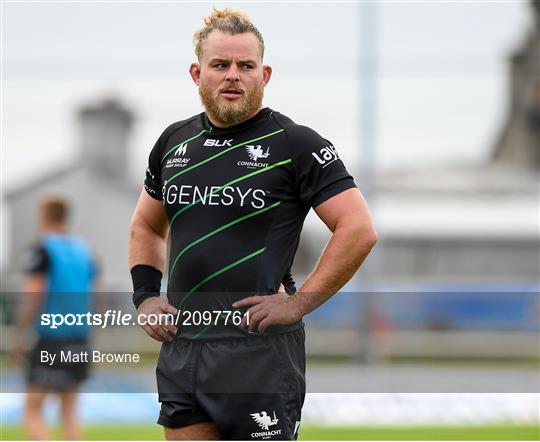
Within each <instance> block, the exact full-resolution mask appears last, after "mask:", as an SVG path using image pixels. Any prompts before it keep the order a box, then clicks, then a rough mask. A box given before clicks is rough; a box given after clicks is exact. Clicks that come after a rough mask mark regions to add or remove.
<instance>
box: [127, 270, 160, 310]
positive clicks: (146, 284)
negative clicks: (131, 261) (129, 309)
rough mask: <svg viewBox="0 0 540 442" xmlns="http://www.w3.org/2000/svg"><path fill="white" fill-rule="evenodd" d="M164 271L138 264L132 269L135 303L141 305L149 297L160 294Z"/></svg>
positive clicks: (137, 305)
mask: <svg viewBox="0 0 540 442" xmlns="http://www.w3.org/2000/svg"><path fill="white" fill-rule="evenodd" d="M162 276H163V275H162V273H161V272H160V271H159V270H158V269H156V268H154V267H152V266H148V265H144V264H138V265H136V266H135V267H133V268H132V269H131V280H132V281H133V305H135V308H136V309H138V308H139V305H141V304H142V303H143V301H145V300H147V299H148V298H152V297H154V296H158V297H159V295H160V290H161V278H162Z"/></svg>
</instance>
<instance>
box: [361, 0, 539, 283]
mask: <svg viewBox="0 0 540 442" xmlns="http://www.w3.org/2000/svg"><path fill="white" fill-rule="evenodd" d="M531 11H532V12H533V14H534V21H533V23H534V25H533V28H532V29H529V30H528V32H527V33H526V35H525V38H524V39H523V41H522V43H521V44H520V45H519V47H518V48H517V49H516V50H515V51H514V52H513V53H512V54H510V56H509V87H508V90H509V100H508V101H509V103H508V111H507V116H506V121H505V122H504V124H503V125H502V128H501V132H500V135H499V137H498V139H497V140H496V142H495V145H494V147H493V149H492V152H493V153H492V156H491V158H490V159H489V160H488V161H487V162H486V163H485V164H483V165H470V164H468V165H454V166H452V167H446V168H431V169H429V170H426V169H425V168H422V167H421V165H419V166H418V168H416V169H409V170H400V171H397V172H393V173H387V174H383V175H379V176H377V178H376V181H377V182H376V192H375V195H374V211H375V215H376V222H377V227H378V230H379V237H380V241H379V244H378V245H377V247H376V249H375V250H374V253H373V256H372V257H370V258H369V259H368V262H367V263H366V268H365V269H364V271H369V272H371V274H373V275H374V276H373V278H374V279H375V280H376V281H377V282H380V283H382V284H383V286H384V285H387V284H390V285H391V284H392V283H394V282H395V283H399V284H402V285H412V286H418V285H420V286H422V285H423V284H427V285H428V286H430V287H437V286H438V287H439V288H441V287H444V286H450V285H455V284H456V283H458V284H473V285H476V286H478V285H480V286H482V284H489V285H491V286H493V284H497V283H502V284H518V285H520V286H523V284H525V285H527V284H531V285H533V286H534V285H536V286H537V285H538V279H539V269H540V254H539V222H538V221H539V220H538V213H539V205H540V202H539V169H540V161H539V158H540V60H539V58H540V2H539V1H538V0H535V1H532V2H531ZM433 284H435V286H434V285H433ZM432 290H434V288H432Z"/></svg>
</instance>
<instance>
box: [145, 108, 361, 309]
mask: <svg viewBox="0 0 540 442" xmlns="http://www.w3.org/2000/svg"><path fill="white" fill-rule="evenodd" d="M144 187H145V189H146V191H147V192H148V194H149V195H150V196H151V197H153V198H155V199H157V200H160V201H162V202H163V205H164V207H165V211H166V214H167V217H168V220H169V226H170V255H169V268H168V273H169V278H168V289H167V292H168V296H169V299H170V300H171V303H172V304H173V305H175V306H176V307H179V306H180V307H181V306H182V305H183V304H184V302H186V300H187V299H188V298H189V299H191V300H193V299H196V295H197V293H202V292H212V293H221V294H224V295H229V294H233V293H234V294H240V293H242V294H243V296H239V297H234V299H235V300H236V299H240V298H243V297H245V296H250V295H255V294H268V293H276V292H277V290H278V289H279V286H280V284H281V282H284V285H286V286H287V291H288V292H291V291H294V290H291V287H293V283H292V278H290V269H291V266H292V262H293V258H294V255H295V253H296V249H297V247H298V242H299V239H300V232H301V229H302V225H303V222H304V219H305V217H306V215H307V214H308V212H309V209H310V208H311V207H316V206H317V205H319V204H321V203H322V202H324V201H326V200H327V199H329V198H330V197H332V196H334V195H336V194H338V193H340V192H342V191H344V190H346V189H349V188H351V187H355V183H354V181H353V178H352V177H351V176H350V175H349V173H348V172H347V170H346V169H345V166H344V164H343V162H342V161H341V160H340V159H339V156H338V153H337V151H336V149H335V148H334V147H333V145H332V143H330V142H329V141H328V140H326V139H324V138H322V137H321V136H320V135H318V134H317V133H316V132H315V131H313V130H312V129H310V128H308V127H305V126H301V125H298V124H296V123H294V122H293V121H292V120H291V119H290V118H288V117H286V116H284V115H282V114H280V113H279V112H276V111H274V110H272V109H270V108H264V109H262V110H261V111H260V112H259V113H258V114H257V115H255V116H254V117H252V118H250V119H249V120H246V121H244V122H243V123H241V124H238V125H235V126H233V127H230V128H226V129H221V128H217V127H215V126H214V125H212V123H211V122H210V121H209V119H208V117H207V116H206V114H205V113H201V114H199V115H196V116H194V117H192V118H190V119H188V120H184V121H179V122H176V123H173V124H172V125H170V126H169V127H168V128H167V129H165V131H164V132H163V134H162V135H161V136H160V137H159V139H158V141H157V142H156V144H155V146H154V148H153V149H152V151H151V153H150V157H149V165H148V169H147V173H146V180H145V183H144Z"/></svg>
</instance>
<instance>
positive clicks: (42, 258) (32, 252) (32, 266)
mask: <svg viewBox="0 0 540 442" xmlns="http://www.w3.org/2000/svg"><path fill="white" fill-rule="evenodd" d="M23 269H24V271H25V273H47V271H48V269H49V255H48V254H47V251H46V250H45V248H44V247H43V246H41V245H39V246H34V247H32V248H30V249H29V250H28V251H27V252H26V253H25V255H24V262H23Z"/></svg>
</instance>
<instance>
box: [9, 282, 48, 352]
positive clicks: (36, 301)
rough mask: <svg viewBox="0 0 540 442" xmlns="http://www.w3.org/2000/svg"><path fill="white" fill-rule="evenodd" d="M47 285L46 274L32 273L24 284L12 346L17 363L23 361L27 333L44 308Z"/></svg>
mask: <svg viewBox="0 0 540 442" xmlns="http://www.w3.org/2000/svg"><path fill="white" fill-rule="evenodd" d="M46 285H47V276H46V274H45V273H37V272H36V273H31V274H29V275H28V276H27V278H26V280H25V282H24V285H23V295H24V300H23V305H22V308H21V312H20V314H19V319H18V321H17V324H16V325H15V327H14V330H13V339H12V345H11V357H12V358H13V360H14V361H16V362H21V361H22V355H23V351H24V346H25V344H26V336H27V331H28V329H29V328H30V325H31V324H32V322H34V320H35V319H36V317H37V315H38V313H39V311H40V310H41V307H42V306H43V297H44V294H45V288H46Z"/></svg>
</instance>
